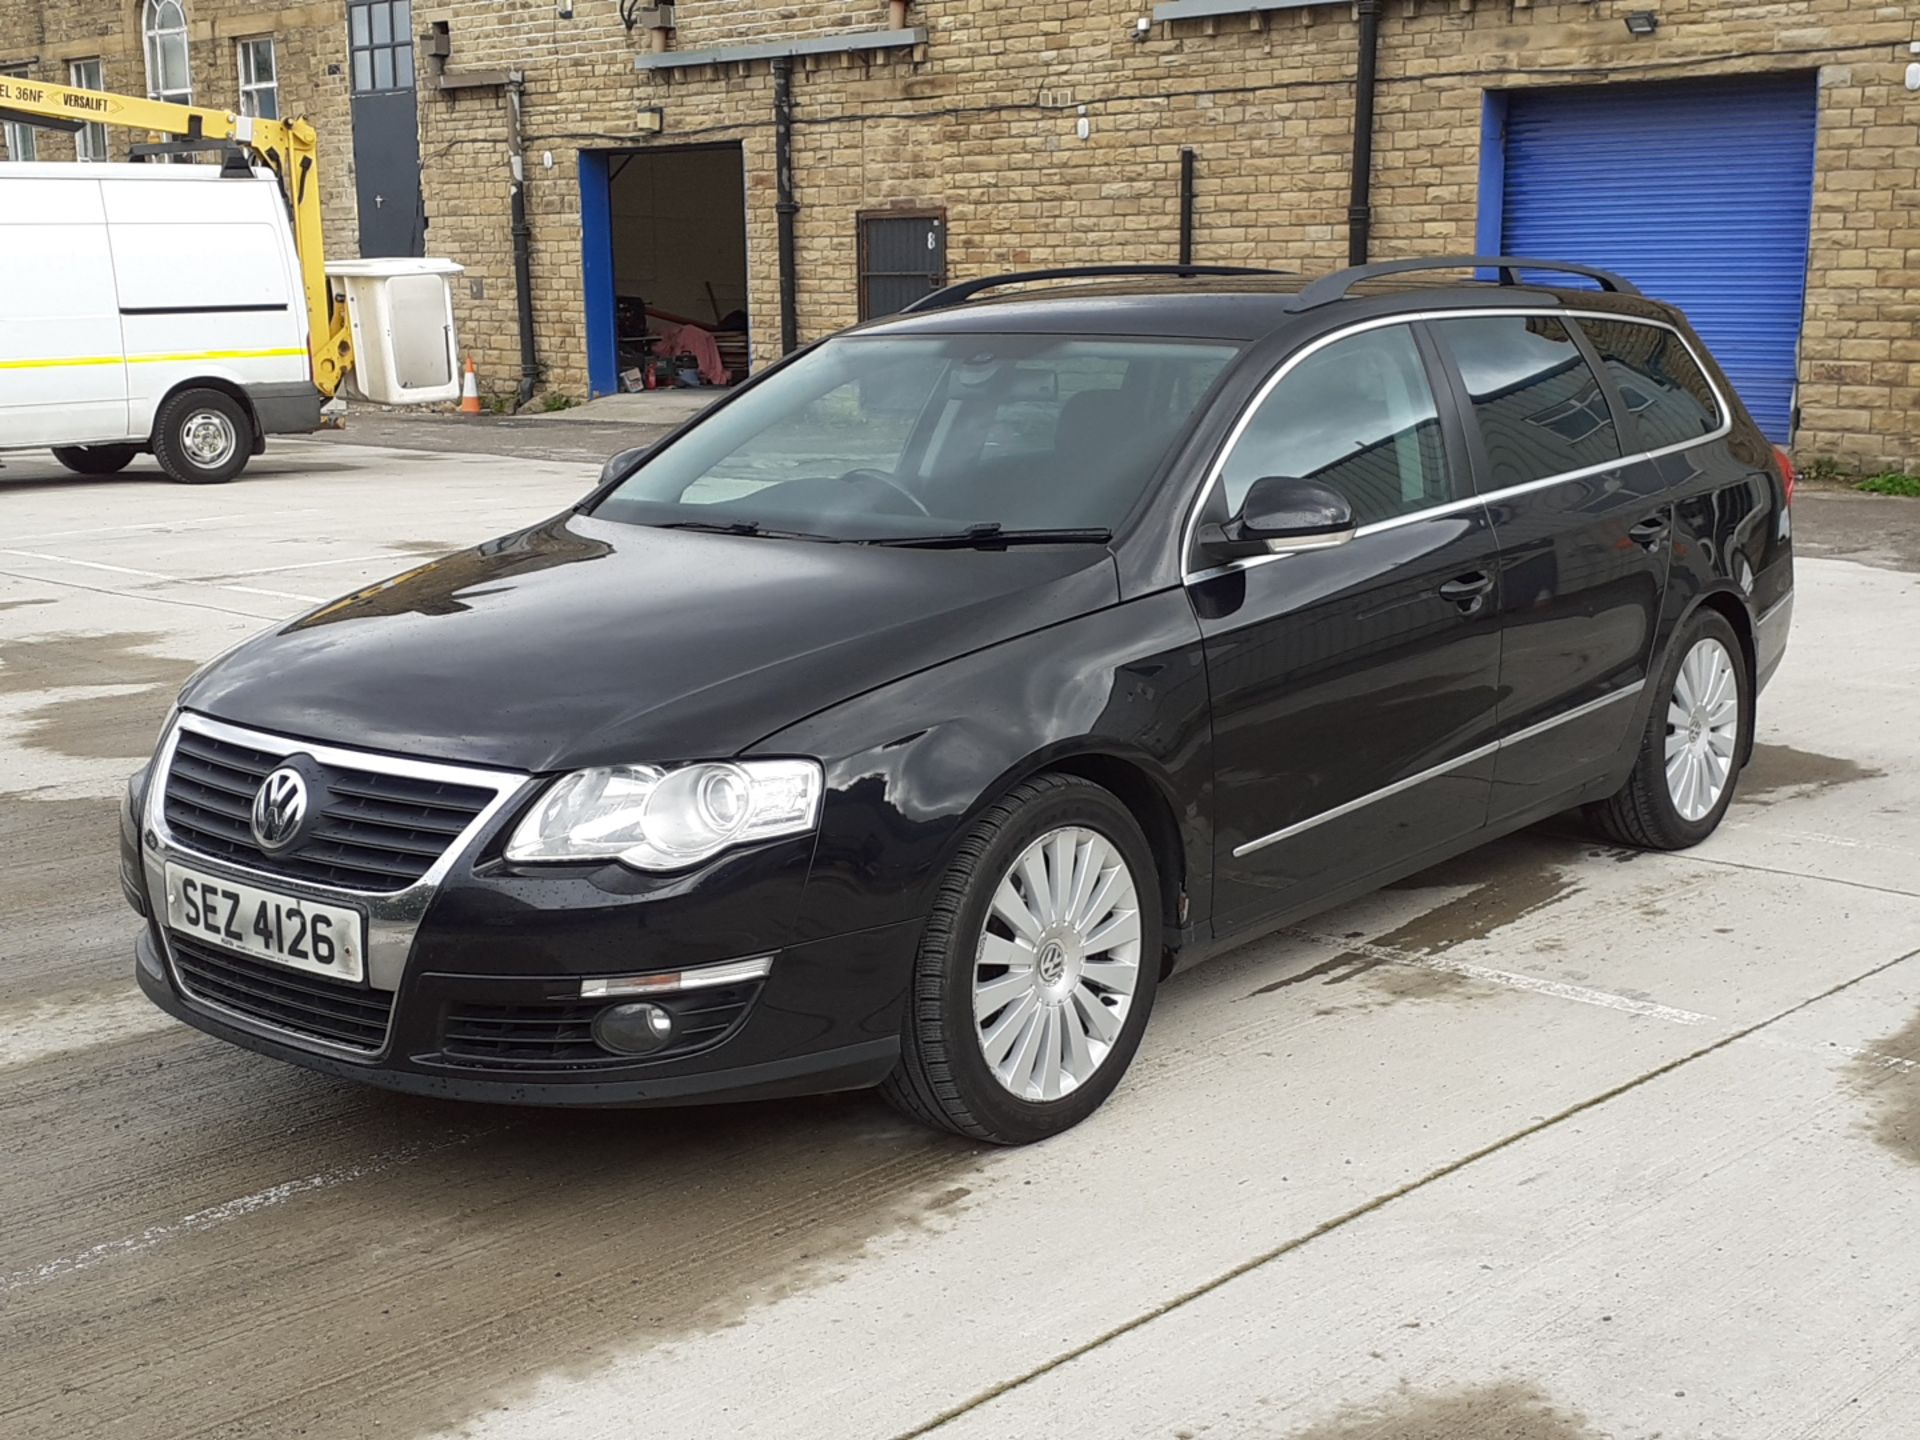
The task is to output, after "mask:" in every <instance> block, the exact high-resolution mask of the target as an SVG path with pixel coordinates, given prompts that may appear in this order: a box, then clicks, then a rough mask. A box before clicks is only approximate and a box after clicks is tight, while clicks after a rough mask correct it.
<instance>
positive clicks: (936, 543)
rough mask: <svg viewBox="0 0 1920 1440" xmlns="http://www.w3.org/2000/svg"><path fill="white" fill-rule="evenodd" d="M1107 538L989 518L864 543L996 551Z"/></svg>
mask: <svg viewBox="0 0 1920 1440" xmlns="http://www.w3.org/2000/svg"><path fill="white" fill-rule="evenodd" d="M1111 539H1113V532H1112V531H1111V530H1105V529H1084V530H1067V529H1051V530H1048V529H1039V528H1035V529H1030V530H1007V529H1004V528H1003V527H1002V526H1001V524H1000V522H999V521H997V520H990V521H988V522H987V523H986V524H984V525H969V526H967V528H966V529H964V530H955V531H952V532H950V533H948V534H944V535H896V536H892V537H889V538H887V539H882V540H868V541H866V542H864V543H866V544H868V545H893V546H897V547H900V548H903V549H910V550H965V549H976V550H999V549H1003V548H1004V547H1006V546H1008V545H1104V544H1106V543H1107V542H1108V541H1109V540H1111Z"/></svg>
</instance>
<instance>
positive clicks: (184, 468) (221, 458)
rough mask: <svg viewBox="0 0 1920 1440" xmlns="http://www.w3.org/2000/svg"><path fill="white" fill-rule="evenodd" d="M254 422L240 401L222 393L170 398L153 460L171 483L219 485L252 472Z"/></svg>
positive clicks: (156, 425)
mask: <svg viewBox="0 0 1920 1440" xmlns="http://www.w3.org/2000/svg"><path fill="white" fill-rule="evenodd" d="M252 454H253V422H252V421H251V420H249V419H248V418H247V412H246V410H245V409H244V408H242V406H241V404H240V402H239V401H237V400H235V399H234V398H233V397H232V396H231V395H228V394H225V393H223V392H222V391H219V390H182V391H181V392H180V393H179V394H178V395H173V396H169V397H168V399H167V401H166V403H165V404H164V405H162V406H161V407H160V413H159V415H158V416H157V417H155V419H154V422H153V455H154V458H155V459H156V460H158V461H159V462H160V468H161V469H162V470H164V471H165V472H166V475H167V478H168V479H169V480H177V481H179V482H180V483H181V484H182V485H217V484H219V483H220V482H221V481H223V480H231V479H232V478H233V477H234V476H236V475H238V474H239V473H240V472H241V471H242V470H244V469H246V466H247V461H248V459H249V458H250V457H251V456H252Z"/></svg>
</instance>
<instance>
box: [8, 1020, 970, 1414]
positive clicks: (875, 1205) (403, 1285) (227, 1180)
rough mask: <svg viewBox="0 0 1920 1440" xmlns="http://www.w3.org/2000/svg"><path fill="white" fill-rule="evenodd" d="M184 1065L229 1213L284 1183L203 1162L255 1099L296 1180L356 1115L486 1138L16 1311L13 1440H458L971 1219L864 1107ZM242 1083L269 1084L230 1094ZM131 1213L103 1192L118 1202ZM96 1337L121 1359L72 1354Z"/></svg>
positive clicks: (352, 1143)
mask: <svg viewBox="0 0 1920 1440" xmlns="http://www.w3.org/2000/svg"><path fill="white" fill-rule="evenodd" d="M155 1043H157V1042H155ZM208 1045H209V1046H211V1045H212V1042H208ZM194 1048H195V1056H194V1058H193V1059H192V1060H191V1061H189V1062H188V1063H187V1067H186V1068H187V1069H188V1070H189V1071H190V1072H192V1073H175V1067H172V1066H170V1067H169V1068H168V1070H167V1071H166V1072H163V1074H162V1075H160V1076H159V1077H156V1078H157V1079H158V1080H159V1081H160V1082H161V1084H162V1085H163V1087H164V1088H165V1089H166V1090H167V1091H169V1092H172V1093H173V1094H174V1096H175V1100H174V1102H172V1103H174V1104H175V1105H176V1106H177V1104H178V1100H179V1097H180V1096H181V1095H182V1094H185V1093H190V1094H191V1095H192V1097H193V1110H194V1117H195V1123H194V1125H193V1127H192V1129H191V1132H190V1134H189V1135H186V1136H183V1139H185V1140H186V1141H187V1144H186V1146H185V1148H186V1149H187V1150H188V1151H190V1152H193V1153H197V1154H199V1155H200V1156H201V1157H202V1158H203V1160H204V1162H205V1163H206V1164H208V1165H211V1166H214V1167H216V1168H217V1169H219V1170H222V1171H224V1172H225V1175H224V1180H223V1184H224V1187H225V1188H226V1190H228V1191H229V1192H231V1194H233V1195H243V1194H246V1193H248V1192H257V1191H260V1190H261V1188H262V1187H263V1186H269V1187H270V1186H271V1185H272V1184H273V1183H274V1182H275V1181H282V1180H284V1179H285V1178H286V1175H285V1174H284V1173H282V1170H281V1168H280V1167H274V1168H271V1169H268V1170H266V1171H263V1170H262V1169H261V1168H260V1167H259V1165H258V1163H257V1158H256V1157H257V1153H258V1150H257V1146H248V1145H245V1144H241V1145H237V1146H236V1145H224V1144H222V1143H221V1139H220V1137H221V1135H222V1132H223V1131H224V1132H230V1133H233V1134H238V1135H240V1136H245V1135H246V1134H247V1133H248V1132H250V1131H253V1130H257V1129H258V1128H259V1127H260V1125H261V1123H262V1120H263V1116H262V1114H261V1111H262V1109H263V1108H265V1107H271V1108H272V1109H273V1111H274V1113H275V1114H276V1115H278V1116H281V1117H283V1119H282V1120H281V1122H280V1123H282V1124H286V1123H292V1124H293V1125H295V1126H297V1127H298V1129H299V1130H300V1131H301V1132H303V1133H304V1134H305V1135H306V1136H307V1137H308V1138H307V1143H306V1144H304V1145H303V1146H301V1148H300V1154H299V1158H298V1159H297V1160H293V1161H291V1162H290V1163H293V1164H296V1165H298V1166H299V1167H300V1169H301V1170H302V1171H304V1170H309V1169H311V1170H313V1171H316V1172H319V1171H327V1170H328V1169H329V1167H333V1168H334V1169H339V1168H340V1167H342V1166H345V1167H347V1169H348V1170H351V1168H352V1167H353V1165H354V1164H355V1163H356V1162H360V1161H364V1159H365V1157H366V1153H367V1146H366V1131H367V1130H368V1129H369V1128H371V1127H370V1125H369V1124H368V1121H367V1119H366V1112H367V1111H368V1109H369V1108H372V1109H373V1110H374V1111H375V1112H376V1113H378V1114H380V1115H382V1116H384V1117H385V1119H386V1121H387V1122H388V1123H390V1124H392V1125H395V1126H397V1127H399V1128H400V1129H402V1130H403V1131H412V1132H414V1133H415V1134H416V1135H418V1136H422V1137H427V1136H431V1135H432V1134H433V1133H434V1132H435V1131H436V1130H440V1129H442V1128H444V1129H445V1130H447V1131H454V1130H461V1129H470V1130H474V1131H477V1132H478V1133H474V1134H472V1135H471V1136H470V1137H466V1138H459V1139H458V1140H457V1143H453V1144H451V1145H448V1146H445V1147H442V1148H434V1149H431V1150H430V1151H429V1152H428V1153H425V1154H422V1155H419V1156H418V1157H417V1158H413V1159H411V1160H408V1161H406V1162H404V1163H399V1164H394V1165H391V1166H388V1167H385V1168H381V1169H371V1170H369V1171H367V1173H365V1174H364V1175H361V1176H358V1177H354V1176H349V1178H347V1179H345V1180H343V1181H341V1183H337V1184H332V1185H329V1186H328V1187H326V1188H325V1189H324V1190H316V1191H315V1192H314V1193H313V1194H312V1195H308V1196H302V1197H298V1198H295V1199H293V1200H291V1201H288V1202H287V1203H284V1204H281V1205H277V1206H275V1207H273V1208H270V1209H265V1210H262V1211H260V1212H259V1213H258V1214H250V1215H247V1216H243V1217H241V1218H239V1219H237V1220H236V1221H235V1222H234V1223H232V1224H229V1225H225V1226H222V1227H220V1228H218V1229H211V1230H207V1231H205V1232H200V1231H194V1232H191V1233H183V1234H181V1235H179V1236H178V1237H177V1238H176V1239H172V1240H169V1241H168V1243H166V1244H164V1245H159V1246H155V1247H153V1248H150V1249H147V1250H146V1251H144V1252H143V1253H142V1255H141V1256H140V1258H139V1260H138V1261H137V1262H134V1263H128V1264H118V1263H114V1264H105V1263H103V1264H100V1265H98V1266H96V1267H93V1268H90V1269H87V1270H85V1271H83V1272H81V1273H77V1274H72V1275H63V1276H61V1277H60V1278H58V1279H56V1280H53V1281H50V1282H48V1283H46V1284H45V1285H41V1286H37V1287H35V1288H34V1289H32V1290H31V1291H29V1292H27V1294H26V1295H25V1296H21V1297H15V1302H14V1304H13V1305H12V1314H11V1319H10V1327H11V1331H12V1338H11V1339H10V1341H9V1344H8V1353H9V1370H10V1371H11V1379H12V1382H13V1383H12V1385H11V1386H10V1389H11V1390H12V1391H13V1396H12V1404H13V1406H14V1407H15V1408H13V1409H12V1410H11V1411H10V1413H12V1414H13V1415H15V1416H16V1417H17V1418H18V1419H19V1420H21V1421H22V1422H24V1423H25V1425H26V1430H25V1431H24V1432H23V1433H26V1434H46V1435H49V1436H51V1435H56V1434H60V1433H63V1432H62V1430H61V1424H60V1417H61V1415H62V1412H63V1407H64V1406H65V1405H66V1403H67V1400H66V1397H68V1396H70V1395H77V1394H84V1395H85V1397H86V1401H85V1413H86V1414H87V1416H88V1417H89V1420H90V1421H91V1422H93V1423H96V1424H99V1425H101V1426H102V1427H111V1426H114V1425H127V1426H131V1427H132V1429H133V1430H135V1431H138V1432H139V1433H148V1434H170V1435H171V1434H189V1433H191V1434H199V1433H207V1432H217V1433H234V1434H246V1433H256V1434H257V1433H264V1432H265V1431H266V1430H269V1429H270V1430H271V1431H272V1433H276V1434H313V1435H320V1434H325V1435H350V1434H351V1435H364V1434H368V1433H373V1431H374V1429H375V1427H381V1431H382V1433H390V1434H399V1435H406V1434H416V1433H422V1432H424V1431H427V1430H430V1429H434V1428H436V1427H443V1426H444V1427H457V1426H460V1425H462V1424H463V1423H465V1422H467V1421H470V1420H473V1419H477V1418H479V1417H480V1416H482V1415H485V1414H487V1413H490V1412H495V1411H498V1410H500V1409H503V1408H515V1407H517V1406H518V1405H519V1404H520V1403H521V1397H522V1396H523V1395H524V1394H525V1392H526V1390H527V1388H528V1387H530V1386H531V1385H533V1384H534V1383H535V1382H536V1381H538V1380H539V1379H541V1378H542V1377H544V1376H551V1375H555V1374H558V1375H562V1376H569V1375H585V1374H588V1373H592V1372H594V1371H596V1370H597V1369H599V1368H600V1367H601V1366H602V1365H604V1364H605V1363H606V1362H607V1361H609V1360H611V1359H613V1358H615V1357H618V1358H620V1359H621V1360H623V1361H625V1360H630V1359H631V1358H632V1357H634V1356H636V1355H639V1354H644V1353H646V1352H647V1351H649V1350H651V1349H653V1348H654V1347H657V1346H659V1345H662V1344H666V1343H670V1342H672V1341H675V1340H680V1339H685V1338H690V1337H693V1336H696V1335H700V1334H704V1333H708V1332H711V1331H714V1330H717V1329H722V1328H730V1327H735V1326H739V1325H742V1324H747V1323H751V1317H752V1315H753V1313H754V1312H755V1311H756V1310H757V1309H758V1308H760V1307H761V1306H764V1305H766V1304H768V1303H771V1302H773V1301H776V1300H778V1299H780V1298H782V1297H784V1296H787V1295H791V1294H794V1293H796V1292H800V1291H805V1290H808V1289H811V1288H813V1287H816V1286H819V1285H823V1284H829V1283H832V1282H834V1281H835V1280H836V1279H838V1278H839V1277H840V1276H841V1275H843V1274H845V1273H846V1271H847V1270H848V1268H849V1267H850V1266H851V1265H852V1264H854V1263H855V1262H856V1261H857V1259H858V1258H859V1256H860V1255H861V1254H862V1253H863V1251H864V1250H865V1249H866V1247H868V1246H869V1245H870V1244H871V1243H873V1242H875V1241H876V1240H879V1239H882V1238H883V1237H890V1236H896V1235H910V1234H911V1233H912V1232H913V1231H914V1230H916V1229H918V1228H920V1227H930V1226H942V1227H944V1226H948V1225H952V1224H956V1223H965V1221H964V1219H963V1218H962V1217H963V1216H964V1215H965V1213H966V1209H967V1201H968V1200H969V1196H970V1193H971V1192H974V1191H977V1189H978V1181H976V1180H973V1179H971V1178H970V1177H971V1174H972V1172H974V1171H975V1170H976V1169H978V1167H979V1166H981V1165H982V1164H983V1163H984V1162H985V1156H984V1155H983V1154H982V1152H981V1151H980V1150H979V1149H978V1148H976V1147H973V1146H970V1145H967V1144H964V1143H962V1142H959V1141H956V1140H953V1139H951V1138H944V1137H939V1136H935V1135H932V1134H929V1133H927V1132H924V1131H921V1130H919V1129H917V1128H914V1127H911V1126H909V1125H908V1124H906V1122H904V1121H899V1120H896V1119H894V1118H893V1117H891V1116H890V1115H889V1114H887V1112H885V1111H884V1110H883V1109H882V1108H881V1107H880V1106H878V1105H877V1104H876V1103H875V1102H873V1101H872V1100H870V1099H866V1098H864V1097H842V1098H831V1099H823V1100H815V1101H797V1102H791V1103H784V1104H762V1105H756V1106H730V1107H721V1108H718V1109H710V1110H704V1111H654V1112H635V1111H627V1112H621V1111H601V1112H570V1113H554V1112H548V1113H544V1114H539V1115H529V1114H527V1113H526V1112H504V1111H499V1110H488V1109H483V1108H482V1107H469V1106H458V1105H453V1104H449V1103H433V1102H426V1101H413V1100H409V1099H406V1098H404V1097H379V1098H377V1099H374V1098H370V1096H369V1092H366V1091H364V1090H360V1089H359V1088H358V1087H351V1086H346V1085H343V1084H334V1083H331V1082H327V1081H323V1080H321V1079H319V1078H318V1077H313V1076H301V1075H299V1074H298V1072H292V1071H287V1070H284V1069H283V1068H282V1067H278V1066H274V1065H271V1064H269V1063H268V1062H265V1061H263V1060H260V1059H259V1058H257V1057H254V1056H250V1055H247V1054H245V1053H243V1052H241V1051H238V1050H232V1049H228V1048H227V1047H214V1049H215V1050H217V1052H218V1053H208V1051H207V1050H206V1048H205V1047H194ZM256 1075H257V1076H258V1080H259V1081H260V1082H264V1084H260V1083H252V1084H250V1083H248V1081H249V1078H250V1077H253V1076H256ZM99 1098H100V1097H98V1096H96V1097H95V1100H96V1101H98V1100H99ZM123 1098H124V1097H123ZM276 1102H277V1103H276ZM44 1103H46V1104H49V1105H51V1104H55V1103H59V1099H58V1097H57V1096H48V1097H47V1098H46V1100H45V1102H44ZM73 1103H74V1104H76V1105H77V1104H78V1101H77V1099H76V1100H75V1101H74V1102H73ZM128 1103H130V1104H132V1105H133V1106H134V1108H135V1109H136V1110H139V1109H143V1108H146V1107H148V1106H150V1105H152V1106H158V1105H159V1104H161V1101H160V1099H159V1098H158V1097H157V1096H156V1097H153V1098H151V1099H147V1100H140V1099H134V1100H131V1101H129V1102H128ZM336 1112H344V1114H343V1115H341V1118H339V1119H335V1118H333V1116H334V1115H335V1114H336ZM349 1117H358V1118H349ZM409 1117H413V1118H409ZM49 1118H51V1117H49ZM343 1122H344V1123H343ZM180 1158H181V1159H182V1160H184V1156H182V1157H180ZM287 1163H289V1162H288V1161H287V1160H286V1158H285V1157H283V1158H282V1160H281V1166H284V1165H285V1164H287ZM178 1168H182V1167H170V1173H174V1171H175V1170H177V1169H178ZM289 1173H297V1172H289ZM126 1193H127V1192H126V1190H125V1187H124V1186H119V1187H115V1190H114V1195H113V1196H112V1197H111V1203H112V1208H114V1209H115V1210H121V1209H124V1207H125V1204H126V1199H125V1196H126ZM104 1198H106V1197H104V1194H103V1199H104ZM200 1207H201V1208H205V1202H204V1201H203V1202H200ZM155 1218H158V1219H160V1220H162V1221H164V1220H165V1219H166V1218H167V1217H164V1216H162V1217H147V1216H145V1215H132V1214H128V1215H123V1216H121V1217H120V1219H119V1220H118V1221H117V1223H119V1224H120V1225H122V1226H123V1227H125V1228H126V1229H127V1232H128V1233H130V1234H138V1233H142V1230H143V1226H145V1225H151V1224H152V1223H154V1219H155ZM109 1238H110V1237H109ZM242 1257H244V1259H243V1260H242ZM36 1258H38V1257H36ZM90 1330H99V1331H101V1332H102V1333H107V1332H110V1333H112V1334H113V1335H114V1336H115V1343H114V1345H113V1346H112V1347H103V1346H100V1345H97V1344H91V1343H89V1341H88V1333H89V1331H90ZM182 1335H190V1336H192V1337H194V1339H193V1350H194V1355H195V1359H194V1361H193V1363H192V1364H191V1365H189V1366H182V1367H177V1368H174V1369H171V1370H169V1371H167V1372H166V1373H161V1372H153V1371H149V1370H145V1369H143V1368H142V1367H134V1366H129V1365H127V1364H126V1363H125V1361H124V1357H125V1356H127V1355H130V1354H131V1355H147V1354H162V1353H167V1351H168V1350H169V1348H170V1347H171V1346H172V1345H173V1344H174V1343H175V1341H176V1340H177V1338H178V1337H179V1336H182ZM316 1335H323V1336H325V1337H326V1338H325V1341H324V1343H316V1342H315V1341H314V1339H313V1337H314V1336H316ZM370 1357H379V1360H378V1363H377V1366H375V1367H374V1368H371V1369H370V1368H369V1358H370ZM210 1375H218V1376H219V1377H220V1382H219V1383H218V1384H217V1385H210V1384H208V1383H207V1381H206V1377H207V1376H210ZM643 1428H644V1427H643Z"/></svg>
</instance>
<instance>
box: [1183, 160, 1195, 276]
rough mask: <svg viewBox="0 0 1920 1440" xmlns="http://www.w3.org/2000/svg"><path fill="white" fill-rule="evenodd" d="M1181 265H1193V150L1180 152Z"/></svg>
mask: <svg viewBox="0 0 1920 1440" xmlns="http://www.w3.org/2000/svg"><path fill="white" fill-rule="evenodd" d="M1180 263H1181V264H1182V265H1191V264H1192V263H1193V149H1192V147H1191V146H1189V147H1187V148H1186V149H1183V150H1182V151H1181V152H1180Z"/></svg>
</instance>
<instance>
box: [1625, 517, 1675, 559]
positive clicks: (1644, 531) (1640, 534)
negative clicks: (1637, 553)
mask: <svg viewBox="0 0 1920 1440" xmlns="http://www.w3.org/2000/svg"><path fill="white" fill-rule="evenodd" d="M1667 530H1668V523H1667V517H1666V516H1664V515H1649V516H1648V517H1647V518H1646V519H1644V520H1642V521H1641V522H1640V523H1639V524H1638V525H1633V526H1629V527H1628V529H1627V538H1628V539H1629V540H1631V541H1633V543H1634V544H1636V545H1643V546H1645V547H1646V548H1647V549H1649V550H1652V549H1653V548H1655V547H1656V546H1657V545H1659V543H1660V542H1661V541H1662V540H1664V539H1666V538H1667Z"/></svg>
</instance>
